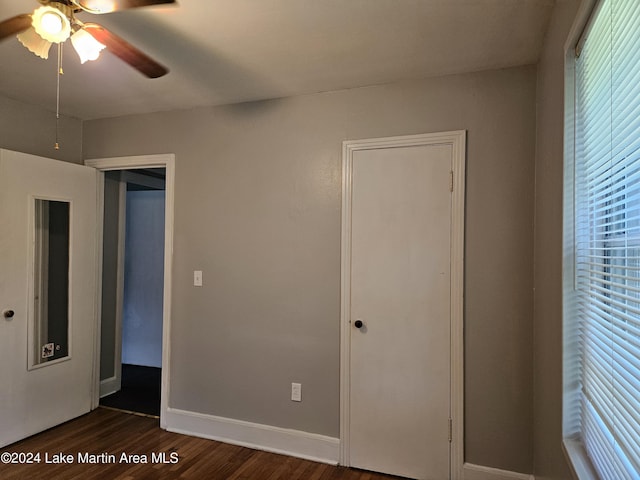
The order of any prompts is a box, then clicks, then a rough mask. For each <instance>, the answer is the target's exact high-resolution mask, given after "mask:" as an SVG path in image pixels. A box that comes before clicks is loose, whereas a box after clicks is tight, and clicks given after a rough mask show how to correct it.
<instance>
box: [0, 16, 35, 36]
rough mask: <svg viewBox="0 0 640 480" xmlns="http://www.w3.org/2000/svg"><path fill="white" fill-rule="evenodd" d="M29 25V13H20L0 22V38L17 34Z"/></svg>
mask: <svg viewBox="0 0 640 480" xmlns="http://www.w3.org/2000/svg"><path fill="white" fill-rule="evenodd" d="M30 26H31V15H29V14H26V13H25V14H22V15H18V16H15V17H13V18H9V19H8V20H5V21H4V22H0V40H2V39H3V38H7V37H11V36H12V35H17V34H18V33H20V32H23V31H25V30H26V29H27V28H29V27H30Z"/></svg>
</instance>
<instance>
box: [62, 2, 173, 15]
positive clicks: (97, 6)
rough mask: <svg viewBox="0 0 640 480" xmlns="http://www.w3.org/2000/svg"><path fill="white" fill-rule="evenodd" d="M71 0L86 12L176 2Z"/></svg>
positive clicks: (110, 10) (107, 11) (106, 11)
mask: <svg viewBox="0 0 640 480" xmlns="http://www.w3.org/2000/svg"><path fill="white" fill-rule="evenodd" d="M73 2H74V3H75V4H76V5H78V6H79V7H80V8H82V9H83V10H86V11H87V12H91V13H109V12H115V11H117V10H129V9H131V8H140V7H151V6H153V5H164V4H169V3H176V0H73Z"/></svg>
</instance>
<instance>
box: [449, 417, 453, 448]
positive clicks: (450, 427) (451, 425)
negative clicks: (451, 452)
mask: <svg viewBox="0 0 640 480" xmlns="http://www.w3.org/2000/svg"><path fill="white" fill-rule="evenodd" d="M452 440H453V420H452V419H449V443H451V442H452Z"/></svg>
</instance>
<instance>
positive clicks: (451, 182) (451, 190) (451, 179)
mask: <svg viewBox="0 0 640 480" xmlns="http://www.w3.org/2000/svg"><path fill="white" fill-rule="evenodd" d="M449 191H450V192H453V170H451V171H450V172H449Z"/></svg>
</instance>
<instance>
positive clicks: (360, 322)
mask: <svg viewBox="0 0 640 480" xmlns="http://www.w3.org/2000/svg"><path fill="white" fill-rule="evenodd" d="M363 325H364V323H362V320H356V321H355V322H353V326H354V327H356V328H362V326H363Z"/></svg>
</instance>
